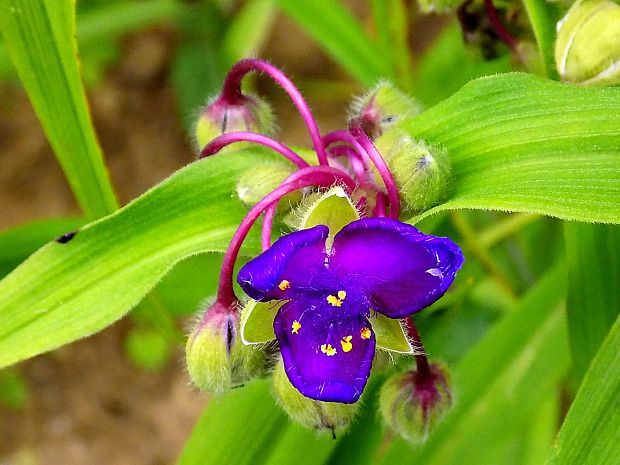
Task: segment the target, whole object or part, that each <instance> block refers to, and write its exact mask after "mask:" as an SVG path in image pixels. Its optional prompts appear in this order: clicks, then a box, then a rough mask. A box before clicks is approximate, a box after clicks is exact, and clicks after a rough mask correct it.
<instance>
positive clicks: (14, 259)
mask: <svg viewBox="0 0 620 465" xmlns="http://www.w3.org/2000/svg"><path fill="white" fill-rule="evenodd" d="M83 223H84V220H80V219H78V218H51V219H46V220H38V221H33V222H32V223H27V224H23V225H20V226H17V227H15V228H12V229H8V230H6V231H2V232H0V278H2V277H4V276H6V275H7V274H9V272H10V271H11V270H13V268H15V267H16V266H17V265H19V264H20V263H21V262H23V261H24V260H25V259H26V258H28V256H29V255H30V254H32V253H33V252H34V251H35V250H37V249H38V248H39V247H41V246H42V245H44V244H45V243H46V242H48V241H51V240H52V239H54V238H55V237H58V236H61V235H63V234H65V233H68V232H70V231H73V230H74V229H77V228H78V226H80V225H81V224H83Z"/></svg>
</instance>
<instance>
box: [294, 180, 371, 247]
mask: <svg viewBox="0 0 620 465" xmlns="http://www.w3.org/2000/svg"><path fill="white" fill-rule="evenodd" d="M359 219H360V212H359V211H358V210H357V208H355V205H353V202H352V201H351V199H350V198H349V196H348V195H347V193H346V192H345V191H344V189H343V188H342V187H340V186H336V187H333V188H331V189H330V190H328V191H327V192H325V193H324V194H323V195H321V196H320V197H319V198H318V199H317V200H315V201H313V202H312V203H310V205H309V206H308V207H307V208H306V210H305V211H304V212H303V214H302V216H301V223H300V226H299V229H308V228H312V227H313V226H316V225H318V224H324V225H326V226H327V227H328V228H329V237H328V238H327V247H328V248H330V247H331V245H332V242H333V240H334V236H335V235H336V233H337V232H338V231H340V230H341V229H342V228H343V227H345V226H346V225H347V224H349V223H350V222H351V221H355V220H359Z"/></svg>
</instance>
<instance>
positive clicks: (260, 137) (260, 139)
mask: <svg viewBox="0 0 620 465" xmlns="http://www.w3.org/2000/svg"><path fill="white" fill-rule="evenodd" d="M235 142H254V143H256V144H260V145H263V146H265V147H269V148H270V149H272V150H274V151H276V152H278V153H279V154H282V155H284V156H285V157H286V158H288V159H289V160H290V161H291V162H293V163H294V164H295V165H297V166H298V167H299V168H307V167H308V166H310V165H309V164H308V162H306V161H305V160H304V159H303V158H301V157H300V156H299V155H298V154H297V153H295V152H294V151H293V150H292V149H290V148H289V147H287V146H286V145H284V144H282V143H281V142H278V141H277V140H275V139H272V138H271V137H267V136H265V135H264V134H258V133H256V132H250V131H236V132H227V133H225V134H221V135H219V136H217V137H216V138H215V139H213V140H212V141H211V142H209V143H208V144H207V145H205V146H204V148H203V149H202V150H201V151H200V154H199V155H198V158H205V157H208V156H210V155H213V154H215V153H217V152H219V151H220V150H222V149H223V148H224V147H226V146H227V145H230V144H234V143H235Z"/></svg>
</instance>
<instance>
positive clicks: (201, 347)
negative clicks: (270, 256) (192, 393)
mask: <svg viewBox="0 0 620 465" xmlns="http://www.w3.org/2000/svg"><path fill="white" fill-rule="evenodd" d="M238 334H239V317H238V314H237V313H236V312H232V311H230V310H229V309H225V308H222V307H221V306H220V305H218V304H217V302H216V303H214V304H212V305H211V306H209V307H208V308H207V310H206V311H205V312H204V313H203V315H202V316H201V318H200V319H199V320H198V322H197V324H196V325H195V327H194V329H193V330H192V332H191V334H190V336H189V338H188V340H187V344H186V346H185V351H186V362H187V371H188V373H189V376H190V378H191V380H192V382H193V384H194V385H196V387H198V388H199V389H200V390H201V391H205V392H211V393H214V394H222V393H224V392H226V391H228V390H229V389H230V388H232V387H235V386H239V385H242V384H244V383H246V382H248V381H250V380H251V379H253V378H255V377H257V376H260V375H262V374H263V373H264V371H265V367H266V362H267V360H266V355H265V353H264V352H263V351H262V350H261V348H257V347H250V346H245V345H243V343H242V342H241V340H240V337H239V336H238Z"/></svg>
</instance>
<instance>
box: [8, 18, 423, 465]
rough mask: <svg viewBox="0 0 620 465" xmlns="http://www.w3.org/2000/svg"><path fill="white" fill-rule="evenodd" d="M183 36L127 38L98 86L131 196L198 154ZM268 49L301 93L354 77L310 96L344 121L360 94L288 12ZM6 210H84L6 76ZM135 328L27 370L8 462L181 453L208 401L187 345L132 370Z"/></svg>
mask: <svg viewBox="0 0 620 465" xmlns="http://www.w3.org/2000/svg"><path fill="white" fill-rule="evenodd" d="M420 37H424V38H425V39H426V40H428V35H426V36H425V35H424V34H420ZM175 40H176V37H175V32H174V30H172V29H170V28H155V29H149V30H147V31H144V32H141V33H139V34H136V35H133V36H131V37H126V38H124V39H123V41H122V44H123V53H122V57H121V59H120V61H119V62H117V63H116V64H114V65H113V66H112V67H111V68H110V69H109V70H108V72H107V74H106V77H105V80H104V82H103V83H102V84H101V85H99V86H97V87H96V88H94V89H90V90H89V92H88V93H89V95H88V97H89V101H90V105H91V111H92V116H93V120H94V123H95V126H96V129H97V133H98V136H99V138H100V142H101V145H102V148H103V151H104V153H105V155H106V162H107V164H108V167H109V170H110V176H111V178H112V182H113V185H114V186H115V188H116V190H117V193H118V195H119V198H120V199H121V202H122V203H123V204H125V203H127V202H128V201H130V200H131V199H133V198H135V197H136V196H138V195H140V194H141V193H142V192H144V191H145V190H147V189H148V188H150V187H151V186H153V185H154V184H156V183H157V182H159V181H161V180H162V179H164V178H165V177H166V176H168V175H169V174H171V173H172V172H173V171H175V170H177V169H179V168H181V167H182V166H184V165H185V164H187V163H190V162H191V161H193V159H194V152H193V149H192V146H191V143H190V142H191V141H190V139H189V137H188V136H187V134H186V133H185V132H184V130H183V129H182V124H181V118H180V115H179V114H178V111H177V107H176V105H175V100H174V93H173V91H172V89H171V87H170V84H169V72H170V60H171V57H172V51H173V47H174V43H175ZM426 40H425V42H426ZM261 56H262V57H265V58H268V59H270V60H272V61H273V62H274V63H276V64H278V65H281V66H284V67H285V69H286V71H287V72H288V73H289V74H290V75H291V76H292V77H293V79H294V80H295V81H296V82H297V83H298V84H299V85H300V87H301V88H302V90H303V83H304V82H310V81H309V80H312V79H321V80H324V79H328V80H333V81H340V82H344V83H346V85H344V86H342V91H339V92H337V93H335V94H333V93H330V95H323V96H321V95H317V94H316V93H312V94H311V93H310V92H305V94H306V96H307V97H308V100H309V101H310V104H311V106H312V107H313V110H314V112H315V114H316V115H317V117H318V119H319V124H320V126H321V129H322V130H324V131H327V130H331V129H336V128H338V127H342V126H343V125H344V123H345V113H346V105H347V102H348V100H349V97H350V94H351V92H356V91H358V90H359V89H358V88H357V87H356V86H355V85H354V84H351V83H350V81H348V78H347V77H346V75H345V74H344V73H343V72H342V71H341V70H339V69H338V67H337V66H335V65H334V64H333V62H332V61H331V60H330V59H329V58H328V57H327V56H325V55H324V54H323V53H322V52H321V51H320V50H319V49H318V47H316V46H315V45H314V44H313V43H312V42H311V41H310V40H309V39H308V38H307V37H306V36H305V35H304V34H303V33H301V32H300V31H299V30H298V29H297V27H296V26H295V25H294V24H293V23H292V22H291V21H290V20H288V19H286V18H284V17H282V16H279V17H278V19H277V22H276V25H275V27H274V29H273V32H272V34H271V36H270V39H269V42H268V44H267V46H266V48H265V50H264V51H263V52H262V53H261ZM260 87H261V91H263V92H262V93H264V94H265V95H266V96H267V97H268V98H269V99H270V101H271V102H272V103H273V104H274V108H275V112H276V115H277V116H278V123H279V126H280V128H281V135H282V136H283V139H284V140H286V141H287V142H289V143H302V144H304V143H307V142H308V141H307V138H306V137H305V130H304V127H303V125H302V123H301V121H300V120H299V118H297V117H295V115H294V113H293V109H292V107H291V105H290V104H289V103H288V101H287V100H286V99H285V98H284V96H283V95H282V94H281V93H279V92H277V90H276V89H275V88H274V86H271V85H266V84H264V83H262V82H261V83H260ZM263 88H264V89H263ZM0 213H1V214H0V230H2V229H6V228H9V227H11V226H15V225H18V224H21V223H24V222H28V221H31V220H34V219H39V218H47V217H56V216H63V215H71V214H78V213H79V212H78V209H77V206H76V204H75V202H74V200H73V197H72V195H71V192H70V190H69V188H68V186H67V183H66V181H65V179H64V176H63V174H62V171H61V169H60V167H59V166H58V164H57V163H56V161H55V159H54V156H53V153H52V151H51V149H50V147H49V144H48V143H47V141H46V138H45V136H44V134H43V132H42V130H41V127H40V125H39V122H38V120H37V118H36V116H35V115H34V113H33V111H32V108H31V107H30V104H29V103H28V100H27V98H26V96H25V94H24V93H23V91H22V90H20V89H19V88H16V87H15V86H11V85H8V84H0ZM180 324H182V323H180ZM130 327H131V322H130V321H128V320H127V319H125V320H122V321H121V322H119V323H117V324H115V325H113V326H112V327H110V328H108V329H107V330H105V331H103V332H101V333H99V334H97V335H95V336H93V337H90V338H88V339H85V340H82V341H79V342H76V343H74V344H70V345H68V346H66V347H63V348H62V349H60V350H57V351H55V352H53V353H49V354H45V355H42V356H39V357H36V358H34V359H32V360H29V361H26V362H24V363H22V364H21V365H20V366H19V367H18V368H19V371H20V372H21V374H22V375H23V376H24V378H25V380H26V382H27V384H28V388H29V396H28V401H27V404H26V406H25V408H24V409H23V410H19V411H13V410H10V409H7V408H3V407H0V465H9V464H10V465H35V464H43V465H59V464H62V465H74V464H90V465H96V464H118V465H125V464H127V465H129V464H134V465H135V464H144V465H159V464H167V463H173V462H174V461H175V459H176V457H177V456H178V454H179V452H180V451H181V449H182V447H183V444H184V442H185V440H186V438H187V437H188V435H189V433H190V431H191V429H192V427H193V425H194V423H195V421H196V420H197V418H198V416H199V415H200V413H201V411H202V410H203V408H204V406H205V405H206V403H207V397H206V396H205V395H203V394H200V393H199V392H197V391H196V390H195V389H193V388H192V387H191V386H190V385H189V382H188V379H187V378H186V375H185V371H184V367H183V361H182V350H181V349H179V350H178V353H177V354H176V357H174V358H173V361H172V362H171V363H170V364H169V366H168V367H167V368H166V369H165V370H163V371H162V372H158V373H147V372H144V371H141V370H139V369H136V368H135V367H134V366H132V364H131V363H130V362H129V361H128V360H127V358H126V356H125V355H124V353H123V349H122V342H123V339H124V336H125V334H126V333H127V330H128V329H129V328H130Z"/></svg>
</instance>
